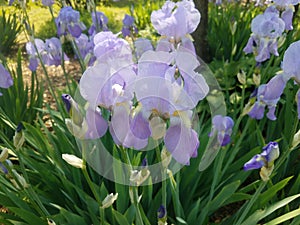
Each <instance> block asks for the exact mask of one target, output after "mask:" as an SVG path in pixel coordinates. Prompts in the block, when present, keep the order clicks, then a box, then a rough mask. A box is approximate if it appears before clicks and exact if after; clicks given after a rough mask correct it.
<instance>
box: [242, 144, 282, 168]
mask: <svg viewBox="0 0 300 225" xmlns="http://www.w3.org/2000/svg"><path fill="white" fill-rule="evenodd" d="M279 154H280V153H279V146H278V143H277V142H269V143H268V144H267V145H266V146H265V147H263V151H262V153H261V154H257V155H255V156H253V157H252V158H251V159H250V160H249V161H248V162H246V163H245V164H244V170H246V171H247V170H253V169H259V168H262V167H267V168H270V167H272V166H273V164H274V161H275V160H276V159H277V158H278V157H279Z"/></svg>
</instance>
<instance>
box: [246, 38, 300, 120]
mask: <svg viewBox="0 0 300 225" xmlns="http://www.w3.org/2000/svg"><path fill="white" fill-rule="evenodd" d="M299 53H300V41H296V42H294V43H292V44H291V45H290V46H289V47H288V49H287V50H286V51H285V53H284V56H283V61H282V64H281V68H282V71H280V72H279V73H277V74H276V75H275V76H274V77H273V78H272V79H271V80H270V81H269V82H268V83H267V84H262V85H260V86H259V87H258V89H257V93H256V102H255V103H254V105H253V107H252V109H251V110H250V112H249V113H248V114H249V116H250V117H252V118H254V119H258V120H259V119H262V118H263V117H264V112H265V108H266V107H267V108H268V110H269V111H268V113H267V117H268V119H270V120H276V116H275V109H276V105H277V103H278V101H279V100H280V96H281V95H282V94H283V91H284V88H285V86H286V83H287V81H288V80H290V79H293V80H294V81H295V83H296V84H298V85H299V84H300V72H299V71H300V55H299ZM296 99H297V109H298V118H300V100H299V99H300V91H298V93H297V97H296Z"/></svg>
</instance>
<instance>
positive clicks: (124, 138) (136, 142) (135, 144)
mask: <svg viewBox="0 0 300 225" xmlns="http://www.w3.org/2000/svg"><path fill="white" fill-rule="evenodd" d="M109 131H110V133H111V135H112V137H113V139H114V142H115V143H116V144H121V145H123V146H124V147H126V148H134V149H137V150H140V149H142V148H144V147H146V146H147V144H148V138H145V139H141V138H139V137H137V136H135V135H134V134H133V133H132V131H131V129H130V107H129V104H128V103H123V104H119V105H117V106H115V107H114V110H113V114H112V117H111V123H110V126H109Z"/></svg>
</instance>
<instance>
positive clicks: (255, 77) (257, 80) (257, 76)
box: [253, 73, 260, 86]
mask: <svg viewBox="0 0 300 225" xmlns="http://www.w3.org/2000/svg"><path fill="white" fill-rule="evenodd" d="M253 82H254V84H255V85H256V86H259V85H260V73H259V74H255V73H254V74H253Z"/></svg>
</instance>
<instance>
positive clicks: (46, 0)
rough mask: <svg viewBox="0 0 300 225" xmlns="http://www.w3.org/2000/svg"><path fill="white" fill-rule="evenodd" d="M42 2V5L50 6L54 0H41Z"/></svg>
mask: <svg viewBox="0 0 300 225" xmlns="http://www.w3.org/2000/svg"><path fill="white" fill-rule="evenodd" d="M42 4H43V5H44V6H52V5H53V4H54V0H42Z"/></svg>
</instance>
